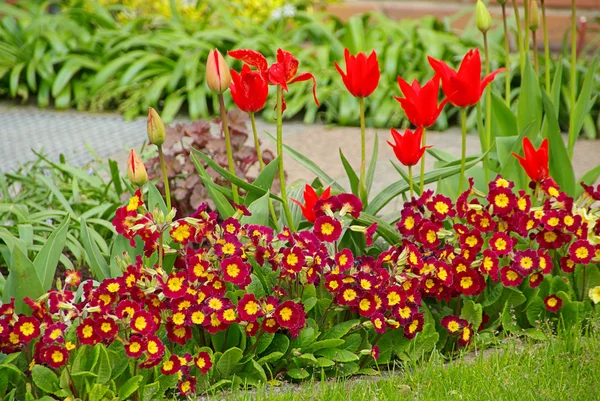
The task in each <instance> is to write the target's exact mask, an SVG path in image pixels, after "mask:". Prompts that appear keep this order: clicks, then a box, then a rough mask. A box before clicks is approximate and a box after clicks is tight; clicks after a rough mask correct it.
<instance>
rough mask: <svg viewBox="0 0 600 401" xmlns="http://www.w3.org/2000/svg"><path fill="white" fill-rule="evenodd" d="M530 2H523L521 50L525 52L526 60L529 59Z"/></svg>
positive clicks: (528, 0)
mask: <svg viewBox="0 0 600 401" xmlns="http://www.w3.org/2000/svg"><path fill="white" fill-rule="evenodd" d="M530 1H531V0H525V1H523V9H524V10H525V39H524V40H523V49H524V50H525V54H526V55H527V59H529V18H530V17H529V13H530V11H531V9H530V7H531V4H530V3H529V2H530Z"/></svg>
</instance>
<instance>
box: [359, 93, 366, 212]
mask: <svg viewBox="0 0 600 401" xmlns="http://www.w3.org/2000/svg"><path fill="white" fill-rule="evenodd" d="M358 102H359V104H360V181H359V194H360V198H361V201H362V202H363V203H365V202H367V186H366V182H365V166H366V159H367V156H366V149H365V148H366V139H365V99H364V98H362V97H361V98H359V99H358Z"/></svg>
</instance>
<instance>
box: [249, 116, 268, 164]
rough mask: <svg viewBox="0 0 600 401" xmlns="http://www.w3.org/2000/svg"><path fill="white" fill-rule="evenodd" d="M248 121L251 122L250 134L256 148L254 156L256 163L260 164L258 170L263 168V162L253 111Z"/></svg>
mask: <svg viewBox="0 0 600 401" xmlns="http://www.w3.org/2000/svg"><path fill="white" fill-rule="evenodd" d="M250 123H251V124H252V134H253V135H254V147H255V148H256V156H257V157H258V164H259V165H260V171H262V170H263V169H264V168H265V162H264V160H263V157H262V152H261V151H260V142H259V141H258V132H256V119H255V118H254V113H250Z"/></svg>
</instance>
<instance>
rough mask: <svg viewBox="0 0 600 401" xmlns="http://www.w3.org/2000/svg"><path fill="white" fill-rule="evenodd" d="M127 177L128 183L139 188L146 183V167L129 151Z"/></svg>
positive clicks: (133, 152) (132, 151)
mask: <svg viewBox="0 0 600 401" xmlns="http://www.w3.org/2000/svg"><path fill="white" fill-rule="evenodd" d="M127 177H128V178H129V181H131V182H132V183H134V184H135V185H137V186H138V187H141V186H142V185H144V184H145V183H146V181H148V173H146V167H144V163H143V162H142V161H141V160H140V158H139V157H138V155H136V154H135V151H134V150H133V149H131V150H130V151H129V160H128V162H127Z"/></svg>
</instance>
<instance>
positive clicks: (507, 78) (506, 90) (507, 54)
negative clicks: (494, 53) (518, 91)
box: [486, 4, 510, 107]
mask: <svg viewBox="0 0 600 401" xmlns="http://www.w3.org/2000/svg"><path fill="white" fill-rule="evenodd" d="M502 22H503V23H504V60H505V61H504V64H505V67H506V74H505V77H504V97H505V99H506V105H507V106H508V107H510V46H509V43H508V24H507V21H506V4H502ZM486 58H487V57H486Z"/></svg>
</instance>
